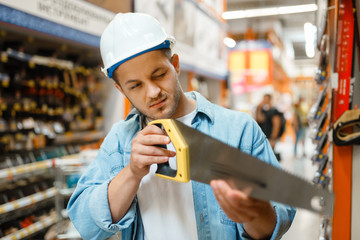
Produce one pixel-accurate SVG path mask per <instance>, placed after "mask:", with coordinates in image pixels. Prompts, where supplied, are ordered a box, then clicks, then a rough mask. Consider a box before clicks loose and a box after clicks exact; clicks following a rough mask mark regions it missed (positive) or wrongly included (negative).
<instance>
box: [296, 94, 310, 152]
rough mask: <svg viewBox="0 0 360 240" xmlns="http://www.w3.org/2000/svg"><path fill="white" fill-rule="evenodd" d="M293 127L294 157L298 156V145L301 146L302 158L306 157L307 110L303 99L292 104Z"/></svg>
mask: <svg viewBox="0 0 360 240" xmlns="http://www.w3.org/2000/svg"><path fill="white" fill-rule="evenodd" d="M293 111H294V114H293V124H292V125H293V127H294V131H295V144H294V156H295V157H297V155H298V145H299V144H301V146H302V156H303V157H305V156H306V152H305V136H306V127H307V125H308V121H307V110H306V106H305V104H304V101H303V98H302V97H300V98H299V100H298V101H297V102H296V103H295V104H294V107H293Z"/></svg>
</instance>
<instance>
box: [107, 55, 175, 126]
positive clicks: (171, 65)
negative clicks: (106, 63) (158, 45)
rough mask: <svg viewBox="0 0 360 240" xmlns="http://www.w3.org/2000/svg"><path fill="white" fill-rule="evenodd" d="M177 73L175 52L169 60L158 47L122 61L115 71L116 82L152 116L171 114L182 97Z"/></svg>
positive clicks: (142, 109) (155, 117)
mask: <svg viewBox="0 0 360 240" xmlns="http://www.w3.org/2000/svg"><path fill="white" fill-rule="evenodd" d="M178 74H179V61H178V57H177V55H174V56H173V57H172V58H171V60H169V59H168V57H166V55H165V54H164V53H163V52H162V51H161V50H156V51H151V52H148V53H144V54H142V55H139V56H137V57H135V58H133V59H130V60H128V61H126V62H125V63H123V64H121V65H120V66H119V67H118V68H117V69H116V70H115V71H114V75H115V79H116V80H117V84H115V86H116V87H117V88H118V89H119V90H120V91H121V92H122V93H123V94H124V95H125V96H126V97H127V98H128V99H129V101H130V102H131V103H132V105H133V106H134V107H135V108H136V109H137V110H138V111H140V112H141V113H142V114H144V115H145V116H147V117H148V118H150V119H151V120H154V119H160V118H171V117H173V115H174V114H175V112H176V110H177V107H178V104H179V101H180V97H181V87H180V85H179V81H178V78H177V77H178Z"/></svg>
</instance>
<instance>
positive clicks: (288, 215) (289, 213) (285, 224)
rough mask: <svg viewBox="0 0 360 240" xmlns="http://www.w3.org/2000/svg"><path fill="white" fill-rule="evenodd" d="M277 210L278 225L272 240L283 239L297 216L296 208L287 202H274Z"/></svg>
mask: <svg viewBox="0 0 360 240" xmlns="http://www.w3.org/2000/svg"><path fill="white" fill-rule="evenodd" d="M272 205H273V207H274V209H275V212H276V225H275V229H274V231H273V234H272V236H271V238H270V239H271V240H277V239H281V237H282V236H283V235H284V233H286V231H287V230H288V229H289V228H290V226H291V223H292V221H293V219H294V217H295V212H296V210H295V208H294V207H290V206H287V205H285V204H280V203H275V202H272Z"/></svg>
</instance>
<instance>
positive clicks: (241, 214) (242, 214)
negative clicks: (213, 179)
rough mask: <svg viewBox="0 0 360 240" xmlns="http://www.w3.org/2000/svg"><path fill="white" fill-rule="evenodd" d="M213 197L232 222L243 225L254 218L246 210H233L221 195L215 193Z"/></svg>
mask: <svg viewBox="0 0 360 240" xmlns="http://www.w3.org/2000/svg"><path fill="white" fill-rule="evenodd" d="M215 197H216V200H217V201H218V202H219V205H220V207H221V208H222V209H223V211H224V212H225V214H226V215H227V216H228V217H229V218H230V219H231V220H233V221H234V222H239V223H243V222H249V221H252V220H253V219H254V217H255V216H253V215H252V214H251V213H249V211H248V209H247V208H240V209H234V208H233V207H232V205H231V204H229V201H227V199H226V197H225V196H224V195H223V194H220V193H218V192H217V193H215Z"/></svg>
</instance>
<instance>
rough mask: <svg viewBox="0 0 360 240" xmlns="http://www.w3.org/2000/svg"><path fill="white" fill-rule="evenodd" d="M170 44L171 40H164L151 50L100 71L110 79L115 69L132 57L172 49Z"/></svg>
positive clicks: (128, 58)
mask: <svg viewBox="0 0 360 240" xmlns="http://www.w3.org/2000/svg"><path fill="white" fill-rule="evenodd" d="M172 44H173V42H172V41H171V40H165V41H164V42H162V43H160V44H159V45H156V46H155V47H152V48H149V49H146V50H144V51H142V52H139V53H137V54H134V55H132V56H130V57H127V58H125V59H123V60H121V61H120V62H117V63H115V64H114V65H112V66H111V67H109V68H108V69H107V70H106V69H102V71H103V72H104V73H105V74H106V75H107V76H108V77H109V78H112V76H113V73H114V71H115V69H116V68H117V67H119V66H120V65H121V64H122V63H124V62H126V61H128V60H130V59H132V58H134V57H137V56H139V55H141V54H144V53H147V52H150V51H154V50H159V49H165V48H171V47H172Z"/></svg>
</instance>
